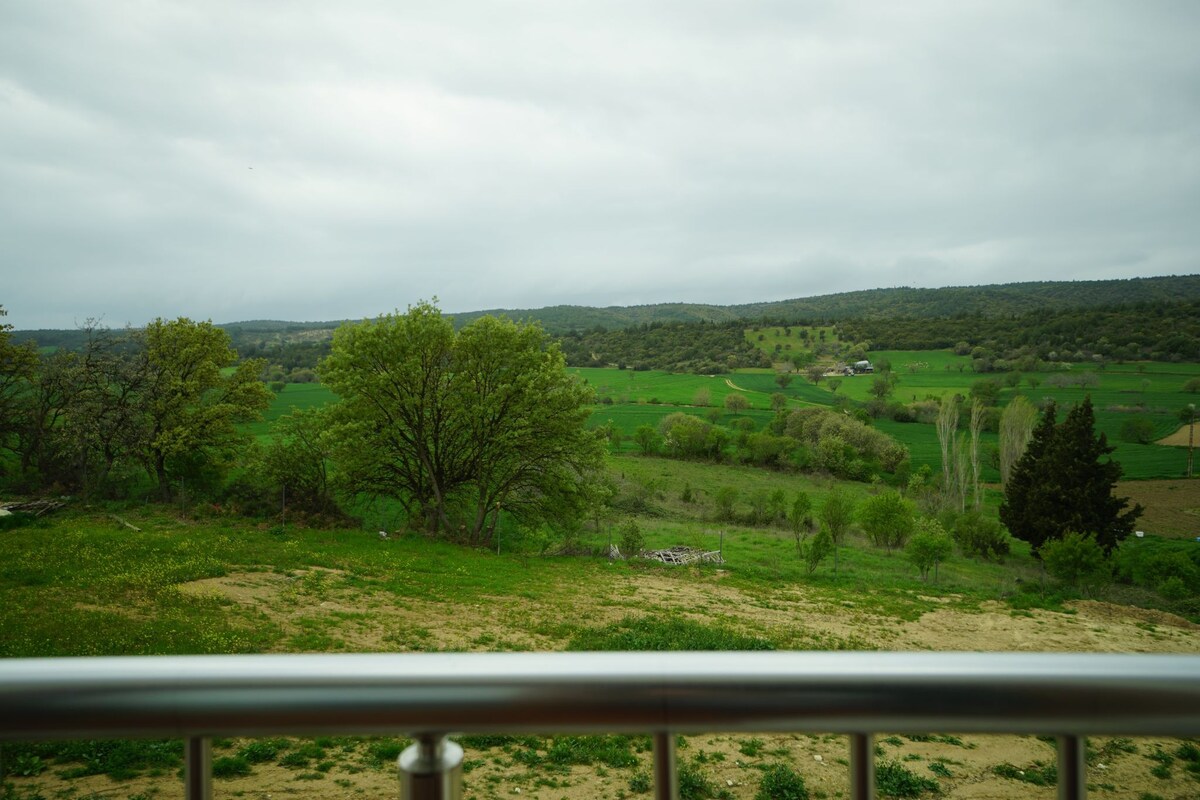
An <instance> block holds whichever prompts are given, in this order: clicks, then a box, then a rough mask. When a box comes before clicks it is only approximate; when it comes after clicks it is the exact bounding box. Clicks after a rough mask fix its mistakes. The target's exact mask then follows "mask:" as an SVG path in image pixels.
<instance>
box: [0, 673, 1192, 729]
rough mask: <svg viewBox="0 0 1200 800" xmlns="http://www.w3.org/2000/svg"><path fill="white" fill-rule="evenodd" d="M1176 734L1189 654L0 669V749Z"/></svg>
mask: <svg viewBox="0 0 1200 800" xmlns="http://www.w3.org/2000/svg"><path fill="white" fill-rule="evenodd" d="M662 730H670V731H673V732H678V733H699V732H709V731H761V732H766V731H790V732H823V733H853V732H874V731H901V732H912V733H919V732H945V733H948V732H953V733H976V732H991V733H1025V734H1047V735H1054V734H1067V733H1070V734H1074V735H1126V736H1135V735H1136V736H1145V735H1157V736H1191V735H1196V734H1197V733H1200V657H1198V656H1183V655H1108V654H1103V655H1098V654H1073V653H1072V654H1066V653H879V652H853V653H849V652H838V653H825V652H786V653H784V652H740V653H728V652H721V653H696V652H689V653H678V652H672V653H453V654H450V653H430V654H424V653H405V654H356V655H246V656H144V657H112V658H110V657H100V658H54V659H8V660H0V739H19V738H22V739H37V738H85V737H107V736H179V737H197V736H211V735H226V736H229V735H245V736H265V735H278V734H312V735H315V734H322V733H358V734H367V733H393V734H395V733H416V732H424V733H427V732H430V731H440V732H462V733H483V732H537V733H565V732H622V733H638V732H654V731H662Z"/></svg>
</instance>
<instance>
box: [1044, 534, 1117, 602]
mask: <svg viewBox="0 0 1200 800" xmlns="http://www.w3.org/2000/svg"><path fill="white" fill-rule="evenodd" d="M1038 553H1039V554H1040V555H1041V557H1042V561H1043V562H1044V563H1045V565H1046V571H1047V572H1049V573H1050V574H1051V575H1053V576H1054V577H1055V578H1057V579H1058V580H1060V581H1062V582H1063V583H1069V584H1071V585H1073V586H1077V587H1079V588H1081V589H1083V588H1086V587H1088V586H1094V585H1096V584H1099V583H1103V582H1104V581H1105V580H1106V578H1107V577H1108V575H1109V574H1110V573H1109V569H1108V559H1107V558H1106V557H1105V555H1104V548H1103V547H1101V546H1100V545H1099V544H1098V543H1097V542H1096V539H1095V537H1093V536H1085V535H1083V534H1081V533H1075V532H1074V531H1068V532H1067V533H1066V534H1065V535H1064V536H1063V537H1062V538H1061V539H1052V540H1050V541H1048V542H1046V543H1045V544H1043V545H1042V546H1041V548H1040V549H1039V550H1038Z"/></svg>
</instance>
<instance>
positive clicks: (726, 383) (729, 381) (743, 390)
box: [725, 378, 749, 392]
mask: <svg viewBox="0 0 1200 800" xmlns="http://www.w3.org/2000/svg"><path fill="white" fill-rule="evenodd" d="M725 385H726V386H728V387H729V388H730V389H734V390H736V391H739V392H747V391H749V389H743V388H742V387H740V386H738V385H737V384H736V383H734V382H733V381H731V380H729V378H726V379H725Z"/></svg>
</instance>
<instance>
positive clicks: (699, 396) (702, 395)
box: [692, 388, 712, 407]
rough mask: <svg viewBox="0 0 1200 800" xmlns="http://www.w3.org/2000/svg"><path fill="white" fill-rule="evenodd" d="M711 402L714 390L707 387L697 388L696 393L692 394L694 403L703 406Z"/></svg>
mask: <svg viewBox="0 0 1200 800" xmlns="http://www.w3.org/2000/svg"><path fill="white" fill-rule="evenodd" d="M711 402H712V392H710V391H709V390H708V389H706V388H701V389H697V390H696V393H695V394H694V395H692V405H696V406H701V407H703V406H707V405H708V404H709V403H711Z"/></svg>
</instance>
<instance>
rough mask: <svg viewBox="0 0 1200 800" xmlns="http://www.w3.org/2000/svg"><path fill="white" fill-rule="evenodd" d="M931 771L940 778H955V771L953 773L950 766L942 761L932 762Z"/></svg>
mask: <svg viewBox="0 0 1200 800" xmlns="http://www.w3.org/2000/svg"><path fill="white" fill-rule="evenodd" d="M929 771H930V772H932V773H933V774H934V775H937V776H938V777H939V778H953V777H954V773H952V772H951V771H950V769H949V767H947V766H946V765H945V764H943V763H942V762H940V761H934V762H933V763H932V764H930V765H929Z"/></svg>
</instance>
